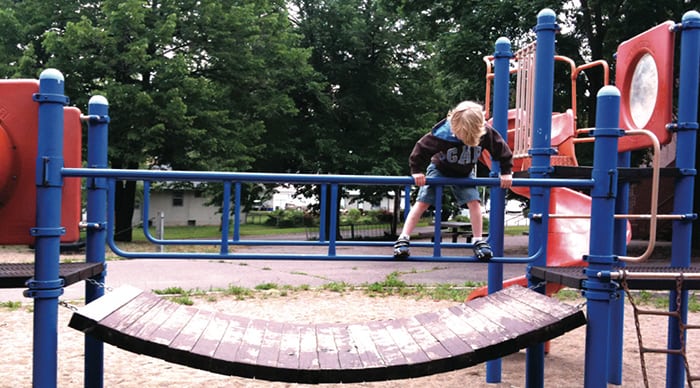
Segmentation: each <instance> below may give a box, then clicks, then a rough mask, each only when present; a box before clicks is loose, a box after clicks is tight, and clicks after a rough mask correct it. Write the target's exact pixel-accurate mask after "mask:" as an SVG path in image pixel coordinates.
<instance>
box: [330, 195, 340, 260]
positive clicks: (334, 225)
mask: <svg viewBox="0 0 700 388" xmlns="http://www.w3.org/2000/svg"><path fill="white" fill-rule="evenodd" d="M329 215H330V217H331V220H330V221H331V223H330V226H329V227H328V229H329V230H328V234H329V235H330V236H328V256H335V241H336V239H337V234H336V231H337V230H338V184H337V183H331V204H330V214H329Z"/></svg>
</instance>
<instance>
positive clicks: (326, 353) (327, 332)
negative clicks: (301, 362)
mask: <svg viewBox="0 0 700 388" xmlns="http://www.w3.org/2000/svg"><path fill="white" fill-rule="evenodd" d="M315 331H316V338H317V343H318V348H317V351H316V354H317V355H318V363H319V367H320V368H321V369H328V370H334V369H340V349H338V345H337V344H336V343H335V336H334V334H333V329H332V327H331V325H328V324H323V325H316V330H315ZM312 357H313V356H311V355H309V354H304V355H303V356H302V357H301V358H302V359H309V358H312Z"/></svg>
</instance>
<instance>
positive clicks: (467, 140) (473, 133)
mask: <svg viewBox="0 0 700 388" xmlns="http://www.w3.org/2000/svg"><path fill="white" fill-rule="evenodd" d="M447 119H448V120H450V127H452V133H454V135H455V136H457V138H458V139H459V140H461V141H462V142H463V143H464V144H466V145H470V146H477V145H479V139H481V136H483V135H484V133H486V130H485V129H484V108H483V107H482V106H481V105H479V104H477V103H475V102H472V101H462V102H460V103H459V104H458V105H457V106H456V107H454V109H452V110H451V111H450V112H449V113H448V114H447Z"/></svg>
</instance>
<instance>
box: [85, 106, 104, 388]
mask: <svg viewBox="0 0 700 388" xmlns="http://www.w3.org/2000/svg"><path fill="white" fill-rule="evenodd" d="M108 110H109V104H108V103H107V99H106V98H104V97H102V96H94V97H92V98H91V99H90V102H89V104H88V117H87V119H88V148H87V161H88V167H89V168H107V167H108V161H107V145H108V140H107V139H108V128H107V127H108V123H109V116H108ZM86 186H87V220H86V221H87V231H86V244H85V250H86V252H85V260H86V261H87V262H88V263H104V262H105V246H106V242H107V227H106V224H107V179H105V178H88V179H87V181H86ZM105 276H106V273H105V272H103V273H101V274H99V275H97V276H95V277H94V278H93V280H95V283H90V282H88V283H85V302H86V303H90V302H91V301H93V300H95V299H97V298H100V297H101V296H102V295H104V288H103V287H101V286H100V285H101V284H104V282H105ZM84 365H85V376H84V384H85V386H86V387H102V386H103V384H104V382H103V376H104V344H103V343H102V341H99V340H97V339H95V338H92V337H90V336H85V362H84Z"/></svg>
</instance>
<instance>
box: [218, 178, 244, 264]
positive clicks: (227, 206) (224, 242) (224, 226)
mask: <svg viewBox="0 0 700 388" xmlns="http://www.w3.org/2000/svg"><path fill="white" fill-rule="evenodd" d="M235 185H236V186H235V187H234V190H238V192H239V193H240V186H238V185H240V183H239V182H236V183H235ZM234 198H236V194H235V193H234ZM239 199H240V197H239ZM234 206H236V205H235V204H234ZM230 214H231V182H229V181H226V182H224V195H223V199H222V201H221V247H220V248H219V252H220V253H221V254H222V255H223V254H226V253H228V233H229V228H228V224H229V220H230ZM239 227H240V225H236V224H235V223H234V225H233V240H234V241H238V240H239V238H240V230H239V229H238V228H239Z"/></svg>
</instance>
